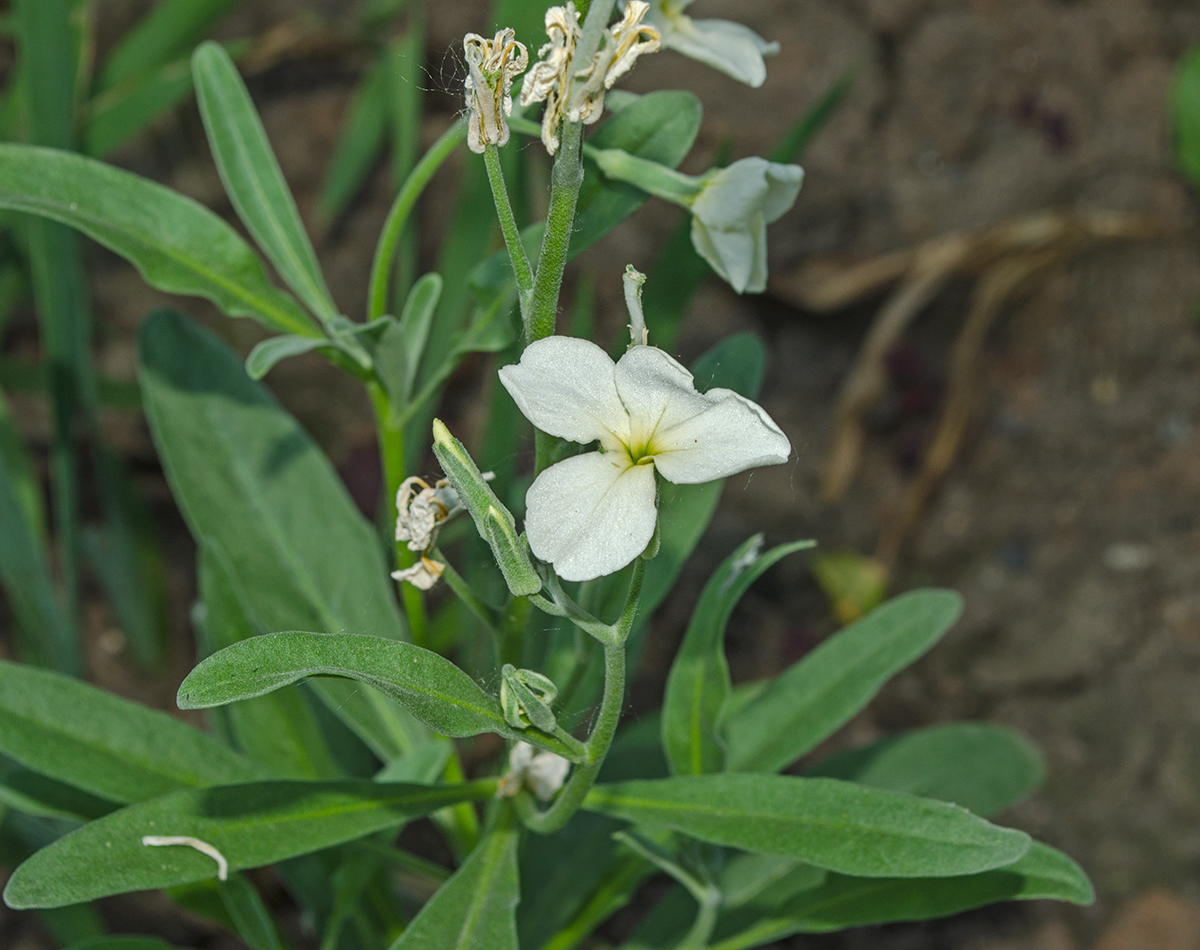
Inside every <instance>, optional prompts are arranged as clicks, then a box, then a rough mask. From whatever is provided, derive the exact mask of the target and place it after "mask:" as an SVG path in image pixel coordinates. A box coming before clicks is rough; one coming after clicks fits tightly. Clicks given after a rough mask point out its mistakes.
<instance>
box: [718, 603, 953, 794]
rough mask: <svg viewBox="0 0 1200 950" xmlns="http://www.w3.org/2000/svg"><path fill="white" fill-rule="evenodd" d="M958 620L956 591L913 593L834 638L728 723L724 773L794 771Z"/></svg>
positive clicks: (883, 607)
mask: <svg viewBox="0 0 1200 950" xmlns="http://www.w3.org/2000/svg"><path fill="white" fill-rule="evenodd" d="M961 613H962V599H961V598H960V597H959V596H958V594H956V593H954V592H953V591H945V590H922V591H913V592H912V593H909V594H904V595H903V596H901V597H896V598H893V599H892V600H890V601H888V602H887V603H886V604H884V605H883V606H882V607H879V608H878V609H876V610H874V611H872V612H871V613H870V614H868V615H867V616H866V617H864V618H863V619H862V620H859V621H857V622H855V623H853V624H851V625H850V626H848V627H846V628H845V629H843V630H841V631H839V632H838V633H836V634H834V635H833V636H832V637H830V638H829V639H828V640H826V641H825V642H824V643H822V644H821V645H820V646H819V647H817V648H816V649H815V650H813V651H812V653H810V654H808V656H806V657H804V659H802V660H800V661H799V662H798V663H796V664H794V665H793V666H791V667H789V668H788V669H787V670H785V671H784V672H783V673H782V674H781V675H780V676H779V677H778V679H775V680H773V681H772V682H771V683H769V684H768V685H767V687H766V688H765V689H764V690H763V691H762V692H761V693H759V694H758V695H757V696H756V697H755V698H754V699H753V700H752V701H751V702H749V703H748V704H746V705H745V706H744V707H742V708H740V709H739V710H738V711H737V712H736V713H735V714H731V715H730V716H729V717H728V719H727V720H726V722H725V725H724V733H725V740H726V743H727V746H726V748H727V759H726V764H725V767H726V768H727V769H728V770H730V771H732V772H772V771H776V770H778V769H781V768H784V767H785V766H787V765H790V764H791V763H792V762H794V761H796V759H798V758H799V757H800V756H802V755H803V754H804V753H805V752H808V751H809V750H810V749H812V748H813V747H814V746H816V745H817V743H819V742H820V741H821V740H822V739H825V738H826V737H827V736H829V735H831V734H832V733H833V732H835V731H836V730H837V729H838V728H839V727H841V726H842V725H843V724H845V723H846V722H847V721H848V720H849V719H850V718H851V717H853V716H854V715H855V714H856V713H858V712H859V710H861V709H862V708H863V707H865V706H866V705H867V703H869V702H870V701H871V698H872V697H873V696H874V695H875V694H876V693H877V692H878V691H879V688H880V687H881V686H882V685H883V684H884V683H886V682H887V681H888V680H889V679H890V678H891V677H892V676H894V675H895V674H896V673H898V672H899V671H900V670H902V669H904V668H905V667H906V666H908V665H909V664H910V663H912V662H913V661H914V660H916V659H917V658H918V657H920V656H921V655H922V654H924V653H925V652H926V651H927V650H929V648H930V647H932V646H933V645H934V644H935V643H937V642H938V640H940V639H941V637H942V635H943V634H944V633H945V632H946V631H947V630H949V629H950V627H951V626H952V625H953V624H954V622H955V621H956V620H957V619H958V617H959V615H960V614H961Z"/></svg>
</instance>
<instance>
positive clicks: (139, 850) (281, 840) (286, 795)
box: [4, 781, 495, 909]
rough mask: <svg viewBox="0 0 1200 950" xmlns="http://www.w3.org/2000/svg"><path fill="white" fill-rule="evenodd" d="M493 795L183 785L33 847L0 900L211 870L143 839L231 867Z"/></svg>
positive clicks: (137, 886) (358, 786)
mask: <svg viewBox="0 0 1200 950" xmlns="http://www.w3.org/2000/svg"><path fill="white" fill-rule="evenodd" d="M494 792H495V783H494V782H481V783H474V784H466V785H448V786H427V785H380V784H378V783H375V782H363V781H355V782H259V783H254V784H248V785H228V786H221V787H217V788H206V789H184V790H181V791H177V792H171V793H169V794H167V795H161V796H159V797H158V798H154V799H151V800H150V801H147V802H141V803H139V804H137V805H131V806H129V807H128V808H122V809H121V810H120V811H118V812H114V813H113V814H111V815H108V816H106V817H104V818H100V819H98V820H97V821H93V822H92V823H91V824H87V825H84V826H83V827H82V828H79V829H78V830H76V831H74V832H72V833H71V834H69V835H67V836H66V837H64V838H60V839H59V840H58V841H56V842H54V843H53V844H51V845H49V846H48V847H45V848H43V849H42V850H41V851H38V852H37V853H36V854H35V855H33V857H31V858H30V859H29V860H27V861H26V862H25V863H24V864H22V865H21V866H20V867H18V868H17V870H16V871H15V872H13V875H12V877H11V878H9V881H8V886H7V887H6V888H5V889H4V900H5V902H6V903H7V904H8V905H9V906H10V907H14V908H18V909H23V908H28V907H61V906H63V905H65V904H76V903H79V902H81V901H88V900H95V899H96V898H98V897H107V896H109V895H111V894H123V893H126V892H127V891H142V890H148V889H150V888H159V887H174V886H175V885H178V884H188V883H191V882H193V881H203V880H207V879H209V878H212V877H215V876H216V873H217V865H216V863H215V862H214V860H213V859H212V858H210V857H208V856H207V855H205V854H202V853H200V852H199V851H196V850H194V849H193V848H190V847H186V846H168V847H146V846H144V845H143V844H142V837H143V836H144V835H186V836H189V837H193V838H198V839H200V840H201V841H203V842H205V843H207V844H210V845H212V846H213V847H215V848H216V849H217V851H219V852H220V853H221V854H222V855H224V857H225V859H226V860H227V861H228V862H229V870H230V871H231V872H232V871H240V870H243V869H245V868H253V867H260V866H262V865H264V864H271V863H273V862H276V861H282V860H284V859H286V858H292V857H295V856H297V855H300V854H308V853H309V852H312V851H319V850H321V849H322V848H328V847H331V846H333V845H335V844H341V843H343V842H346V841H353V840H354V839H356V838H361V837H363V836H365V835H368V834H371V833H372V832H375V831H380V830H382V829H384V828H394V827H396V826H398V825H402V824H405V823H407V822H409V821H412V820H413V819H415V818H420V817H422V816H424V815H427V814H429V813H430V812H431V811H436V810H437V809H439V808H443V807H445V806H447V805H453V804H456V803H458V802H464V801H472V800H479V799H483V798H489V797H491V795H492V794H494Z"/></svg>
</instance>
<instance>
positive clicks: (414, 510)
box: [396, 476, 463, 551]
mask: <svg viewBox="0 0 1200 950" xmlns="http://www.w3.org/2000/svg"><path fill="white" fill-rule="evenodd" d="M462 510H463V506H462V503H461V502H460V501H459V498H458V492H456V491H455V490H454V489H453V488H451V487H450V483H449V482H448V481H446V480H445V479H444V478H443V479H442V480H441V481H439V482H437V483H436V484H435V485H433V486H432V487H431V486H430V485H429V484H427V483H426V482H425V481H424V480H423V479H420V478H417V477H415V476H413V477H411V478H406V479H404V481H403V482H401V483H400V490H399V491H397V492H396V540H397V541H407V542H408V549H409V550H410V551H427V550H429V549H430V548H431V547H433V543H434V542H435V541H436V540H437V530H438V528H439V527H441V525H442V522H444V521H446V520H448V519H449V518H450V517H451V516H452V515H456V514H458V513H459V512H460V511H462Z"/></svg>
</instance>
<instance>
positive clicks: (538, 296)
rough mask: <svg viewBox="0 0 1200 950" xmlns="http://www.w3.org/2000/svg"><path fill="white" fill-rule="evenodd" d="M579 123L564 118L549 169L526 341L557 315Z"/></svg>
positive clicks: (578, 181)
mask: <svg viewBox="0 0 1200 950" xmlns="http://www.w3.org/2000/svg"><path fill="white" fill-rule="evenodd" d="M582 141H583V126H582V125H581V124H580V123H578V122H564V123H563V128H562V137H561V140H560V141H559V145H558V157H557V158H556V159H555V160H554V170H553V171H552V172H551V173H550V210H549V212H548V213H547V215H546V233H545V234H544V235H543V236H542V250H541V253H540V254H539V256H538V267H537V276H536V277H534V280H533V296H532V299H531V300H530V303H529V319H528V321H527V322H526V334H525V342H526V344H529V343H532V342H534V341H535V340H541V339H544V338H545V337H548V336H550V335H552V334H553V333H554V323H555V319H556V317H557V316H558V294H559V291H560V290H561V289H562V277H563V271H564V270H565V269H566V266H567V252H568V250H569V249H570V245H571V229H572V227H573V226H574V224H575V205H576V202H577V200H578V198H579V187H580V185H582V184H583V161H582V159H581V158H580V154H579V151H580V144H581V143H582Z"/></svg>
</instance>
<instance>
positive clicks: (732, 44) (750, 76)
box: [647, 0, 779, 89]
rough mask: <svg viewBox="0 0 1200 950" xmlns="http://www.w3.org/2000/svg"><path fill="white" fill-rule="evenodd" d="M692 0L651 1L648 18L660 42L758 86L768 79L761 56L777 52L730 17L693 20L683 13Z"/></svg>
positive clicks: (772, 45) (668, 47)
mask: <svg viewBox="0 0 1200 950" xmlns="http://www.w3.org/2000/svg"><path fill="white" fill-rule="evenodd" d="M691 3H692V0H654V2H653V3H651V5H650V12H649V14H648V15H647V19H648V20H649V21H650V22H651V23H653V24H654V25H655V26H656V27H658V31H659V32H660V33H661V34H662V45H663V46H665V47H666V48H667V49H673V50H675V51H676V52H677V53H682V54H683V55H684V56H687V57H688V58H690V59H694V60H697V61H698V62H701V63H704V64H705V65H707V66H711V67H712V68H713V69H716V70H719V71H720V72H723V73H724V74H725V75H726V76H732V77H733V78H734V79H736V80H738V81H739V82H744V83H745V84H746V85H748V86H753V87H754V88H756V89H757V88H758V87H759V86H761V85H762V84H763V82H764V81H765V80H766V78H767V64H766V63H764V62H763V57H765V56H773V55H775V54H776V53H778V52H779V44H778V43H768V42H767V41H766V40H764V39H763V38H762V37H761V36H759V35H758V34H757V33H755V32H754V31H753V30H752V29H750V27H748V26H743V25H742V24H740V23H734V22H732V21H730V20H693V19H692V18H691V17H690V16H688V15H687V14H686V13H684V12H683V11H684V9H685V8H686V7H688V6H690V5H691Z"/></svg>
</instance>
